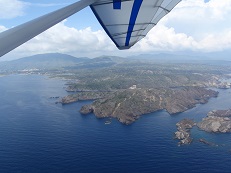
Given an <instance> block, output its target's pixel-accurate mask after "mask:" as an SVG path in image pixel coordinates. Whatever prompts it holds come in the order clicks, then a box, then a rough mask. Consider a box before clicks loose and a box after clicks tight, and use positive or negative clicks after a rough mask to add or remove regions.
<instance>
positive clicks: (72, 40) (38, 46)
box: [16, 21, 116, 55]
mask: <svg viewBox="0 0 231 173" xmlns="http://www.w3.org/2000/svg"><path fill="white" fill-rule="evenodd" d="M115 49H116V48H115V46H114V45H113V43H112V42H111V40H110V39H109V38H108V36H107V35H106V33H105V32H104V31H102V30H98V31H92V29H91V28H90V27H88V28H85V29H82V30H78V29H75V28H71V27H67V26H65V21H64V22H61V23H59V24H57V25H55V26H54V27H52V28H51V29H49V30H47V31H46V32H44V33H42V34H41V35H39V36H37V37H35V38H34V39H32V40H31V41H29V42H28V43H26V44H24V45H22V46H20V47H19V48H17V50H16V51H17V52H18V53H23V52H25V51H27V52H31V53H46V52H60V53H69V54H77V55H83V54H91V53H92V54H97V53H98V52H102V51H105V52H107V51H113V50H115Z"/></svg>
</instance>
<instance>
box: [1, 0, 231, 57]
mask: <svg viewBox="0 0 231 173" xmlns="http://www.w3.org/2000/svg"><path fill="white" fill-rule="evenodd" d="M73 2H76V1H75V0H65V3H64V1H63V0H49V3H48V2H47V0H27V1H24V0H0V32H1V31H4V30H6V29H8V28H11V27H13V26H17V25H19V24H21V23H23V22H26V21H28V20H31V19H34V18H36V17H38V16H40V15H43V14H46V13H48V12H51V11H53V10H55V9H59V8H61V7H64V6H66V5H69V4H71V3H73ZM230 21H231V0H182V2H180V3H179V4H178V5H177V6H176V7H175V8H174V9H173V10H172V11H171V13H169V14H168V15H167V16H165V17H164V18H163V19H162V20H161V21H160V22H159V23H158V25H157V26H155V27H154V28H153V29H152V30H151V31H150V32H149V34H148V35H147V36H146V37H145V38H144V39H142V40H141V41H140V42H139V43H138V44H136V45H135V46H133V47H132V48H131V49H130V50H126V51H125V50H124V51H119V50H117V48H116V47H115V45H114V44H113V42H112V41H111V40H110V39H109V37H108V36H107V35H106V33H105V32H104V31H103V29H102V27H101V26H100V24H99V23H98V21H97V20H96V18H95V16H94V15H93V13H92V11H91V10H90V8H86V9H84V10H83V11H81V12H79V13H77V14H75V15H73V16H71V17H70V18H68V19H67V20H65V21H63V22H61V23H59V24H57V25H56V26H54V27H53V28H51V29H49V30H47V31H46V32H44V33H43V34H41V35H39V36H37V37H36V38H34V39H33V40H31V41H29V42H28V43H26V44H24V45H22V46H21V47H19V48H17V49H16V50H14V51H12V52H11V53H9V54H7V55H6V56H3V57H2V58H1V59H7V58H17V57H22V56H27V55H32V54H38V53H47V52H59V53H67V54H71V55H75V56H78V57H80V56H90V57H95V56H100V55H119V56H126V55H130V54H141V53H154V52H156V51H187V50H190V51H199V52H213V51H222V50H228V49H231V22H230Z"/></svg>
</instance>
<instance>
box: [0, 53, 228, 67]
mask: <svg viewBox="0 0 231 173" xmlns="http://www.w3.org/2000/svg"><path fill="white" fill-rule="evenodd" d="M230 60H231V58H229V54H227V53H224V52H221V53H215V54H208V53H207V54H206V53H205V54H198V55H197V54H192V55H191V54H189V55H184V54H177V53H176V54H168V53H157V54H141V55H136V56H129V57H126V58H123V57H118V56H100V57H96V58H93V59H90V58H87V57H80V58H77V57H74V56H71V55H67V54H60V53H48V54H38V55H34V56H29V57H24V58H20V59H17V60H12V61H4V62H0V71H8V70H10V71H12V70H14V71H15V70H25V69H40V70H52V69H56V70H57V69H60V68H62V69H63V68H78V69H81V68H85V69H86V68H89V69H91V68H102V67H110V66H112V65H115V64H118V63H124V62H126V61H135V62H137V61H140V62H142V61H145V62H146V61H152V62H155V63H206V64H212V65H213V64H214V65H216V64H219V65H222V64H224V65H231V61H230Z"/></svg>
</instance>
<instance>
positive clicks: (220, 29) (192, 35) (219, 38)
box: [132, 0, 231, 52]
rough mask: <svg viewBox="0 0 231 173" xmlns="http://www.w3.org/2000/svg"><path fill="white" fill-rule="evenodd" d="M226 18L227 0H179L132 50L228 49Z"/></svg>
mask: <svg viewBox="0 0 231 173" xmlns="http://www.w3.org/2000/svg"><path fill="white" fill-rule="evenodd" d="M230 21H231V1H230V0H222V1H221V0H210V1H209V2H205V1H204V0H183V1H182V2H181V3H179V4H178V5H177V7H176V8H175V9H173V11H172V12H171V13H170V14H168V15H167V16H166V17H165V18H163V19H162V20H161V21H160V23H158V24H157V26H155V27H154V28H153V29H152V30H151V31H150V32H149V33H148V35H147V36H146V37H145V38H144V39H142V40H141V41H140V42H139V43H138V44H137V45H135V46H134V48H133V49H132V52H139V51H142V52H145V51H156V50H158V51H180V50H193V51H206V52H212V51H221V50H225V49H231V41H230V40H231V23H230Z"/></svg>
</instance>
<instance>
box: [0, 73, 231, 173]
mask: <svg viewBox="0 0 231 173" xmlns="http://www.w3.org/2000/svg"><path fill="white" fill-rule="evenodd" d="M63 87H65V81H62V80H60V79H50V78H48V77H46V76H40V75H10V76H3V77H0V98H1V99H0V172H1V173H8V172H9V173H11V172H22V173H27V172H28V173H31V172H33V173H36V172H49V173H50V172H69V173H70V172H78V173H79V172H83V173H85V172H86V173H91V172H105V173H106V172H120V173H123V172H137V173H138V172H139V173H140V172H158V173H159V172H178V173H179V172H186V171H187V172H189V173H193V172H200V173H203V172H210V173H211V172H212V173H215V172H231V171H230V168H229V162H230V161H231V152H230V151H229V150H230V149H231V138H230V137H231V136H230V134H209V133H206V132H203V131H200V130H198V129H197V128H194V129H193V130H192V137H193V138H194V142H193V143H192V144H191V145H187V146H181V147H179V146H178V144H177V143H178V141H176V140H174V139H173V137H174V132H175V131H176V125H175V124H176V123H177V122H178V121H180V120H181V119H183V118H192V119H194V120H196V121H200V120H201V119H202V118H203V117H205V116H206V114H207V113H208V112H209V111H210V110H213V109H228V108H231V104H230V103H231V102H230V101H231V90H218V91H219V96H218V97H217V98H212V99H210V100H209V102H208V103H207V104H204V105H197V106H196V107H195V108H193V109H191V110H188V111H186V112H184V113H180V114H177V115H173V116H170V115H169V114H168V113H167V112H165V111H159V112H155V113H151V114H148V115H144V116H142V117H141V118H140V119H139V120H138V121H136V122H135V123H133V124H132V125H129V126H126V125H123V124H121V123H119V122H118V121H117V120H112V123H111V124H110V125H105V124H104V122H105V121H106V119H97V118H95V116H94V115H93V114H91V115H88V116H84V115H81V114H80V113H79V110H80V108H81V106H82V105H84V104H87V103H90V102H78V103H73V104H69V105H65V106H62V105H60V104H55V102H56V101H57V100H56V99H54V98H50V97H56V96H59V97H62V96H65V95H67V94H68V93H66V92H65V90H64V88H63ZM199 138H205V139H206V140H208V141H210V142H214V143H217V144H219V146H218V147H212V146H207V145H204V144H202V143H200V142H198V139H199Z"/></svg>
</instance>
